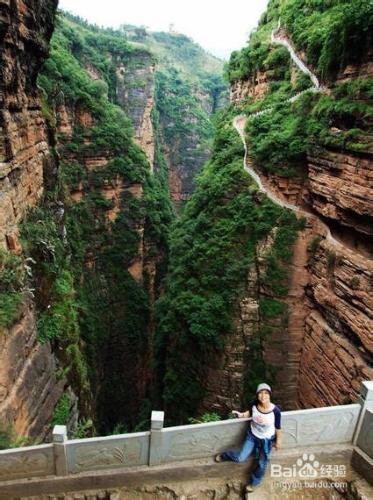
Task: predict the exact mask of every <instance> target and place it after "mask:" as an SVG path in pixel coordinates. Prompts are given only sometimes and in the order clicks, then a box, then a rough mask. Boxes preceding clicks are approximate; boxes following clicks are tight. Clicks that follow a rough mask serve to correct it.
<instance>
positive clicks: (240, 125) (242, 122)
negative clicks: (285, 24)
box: [233, 22, 359, 253]
mask: <svg viewBox="0 0 373 500" xmlns="http://www.w3.org/2000/svg"><path fill="white" fill-rule="evenodd" d="M279 28H280V22H279V25H278V27H277V28H276V29H275V30H274V31H272V34H271V41H272V43H273V44H278V45H283V46H284V47H286V48H287V49H288V51H289V53H290V56H291V58H292V60H293V61H294V63H295V64H296V66H297V67H298V68H299V69H300V70H301V71H302V72H303V73H305V74H307V75H308V76H309V77H310V79H311V81H312V83H313V84H314V85H313V87H310V88H309V89H306V90H303V91H302V92H299V93H298V94H296V95H295V96H293V97H291V98H290V99H288V100H287V101H286V102H289V103H292V102H295V101H296V100H297V99H299V97H300V96H301V95H303V94H304V93H306V92H314V93H319V92H320V93H323V92H326V91H327V88H326V87H323V86H321V85H320V82H319V80H318V78H317V76H316V75H315V74H314V73H313V72H312V71H311V70H310V69H309V68H307V66H306V65H305V64H304V63H303V61H302V60H301V59H300V58H299V57H298V56H297V54H296V53H295V50H294V48H293V46H292V45H291V43H290V42H289V41H288V40H286V39H285V38H280V37H277V36H276V33H277V32H278V30H279ZM271 111H273V108H266V109H264V110H261V111H258V112H256V113H253V114H251V115H248V116H246V115H238V116H236V117H235V118H234V119H233V126H234V128H235V129H236V130H237V132H238V133H239V135H240V137H241V140H242V142H243V145H244V149H245V155H244V160H243V165H244V170H245V171H246V172H247V173H248V174H249V175H250V176H251V177H252V178H253V179H254V180H255V182H256V183H257V184H258V186H259V189H260V190H261V191H262V192H264V193H265V194H266V196H267V197H268V198H269V199H270V200H271V201H273V203H276V204H277V205H280V206H281V207H284V208H288V209H289V210H293V211H294V212H296V213H297V214H299V215H300V216H305V217H311V218H313V219H314V220H316V221H317V222H318V224H319V225H320V226H321V227H322V228H323V230H324V231H325V238H326V240H327V241H329V242H330V243H331V244H332V245H333V246H335V247H339V248H341V249H343V251H345V252H353V253H359V251H358V250H357V249H351V250H350V249H349V248H347V247H346V245H345V244H344V243H342V242H341V241H339V240H337V239H336V238H335V237H334V236H333V235H332V234H331V231H330V229H329V227H328V226H327V225H326V224H325V222H323V221H322V220H321V219H320V217H318V216H316V215H315V214H314V213H313V212H312V211H311V210H306V209H302V208H300V207H298V206H296V205H292V204H291V203H288V202H286V201H284V200H282V199H281V198H279V197H278V196H277V195H276V194H275V193H274V192H273V191H271V190H270V189H269V188H268V187H267V186H265V185H264V184H263V181H262V179H261V178H260V176H259V175H258V174H257V172H255V170H254V168H253V166H252V165H251V164H250V163H249V161H248V148H247V144H246V138H245V126H246V123H247V121H248V120H251V119H254V118H255V117H257V116H260V115H263V114H265V113H270V112H271Z"/></svg>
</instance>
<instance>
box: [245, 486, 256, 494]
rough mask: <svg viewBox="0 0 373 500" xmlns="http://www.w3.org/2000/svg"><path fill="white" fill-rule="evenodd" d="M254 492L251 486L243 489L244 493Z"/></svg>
mask: <svg viewBox="0 0 373 500" xmlns="http://www.w3.org/2000/svg"><path fill="white" fill-rule="evenodd" d="M253 491H254V488H253V487H252V486H251V484H248V485H247V486H246V488H245V493H252V492H253Z"/></svg>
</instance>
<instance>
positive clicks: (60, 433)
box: [53, 425, 67, 443]
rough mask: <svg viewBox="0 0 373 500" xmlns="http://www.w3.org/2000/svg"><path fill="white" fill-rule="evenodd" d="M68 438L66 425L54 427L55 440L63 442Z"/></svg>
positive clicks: (55, 441)
mask: <svg viewBox="0 0 373 500" xmlns="http://www.w3.org/2000/svg"><path fill="white" fill-rule="evenodd" d="M66 439H67V428H66V425H55V426H54V427H53V442H54V443H63V442H64V441H66Z"/></svg>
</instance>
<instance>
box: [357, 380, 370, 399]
mask: <svg viewBox="0 0 373 500" xmlns="http://www.w3.org/2000/svg"><path fill="white" fill-rule="evenodd" d="M360 394H361V396H362V398H363V399H365V400H366V401H372V400H373V380H364V382H363V383H362V385H361V391H360Z"/></svg>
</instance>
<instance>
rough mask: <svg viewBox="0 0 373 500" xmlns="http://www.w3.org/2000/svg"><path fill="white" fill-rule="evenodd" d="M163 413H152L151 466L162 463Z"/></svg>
mask: <svg viewBox="0 0 373 500" xmlns="http://www.w3.org/2000/svg"><path fill="white" fill-rule="evenodd" d="M163 422H164V412H163V411H152V417H151V428H150V446H149V465H157V464H160V463H161V457H162V454H161V450H162V429H163Z"/></svg>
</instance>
